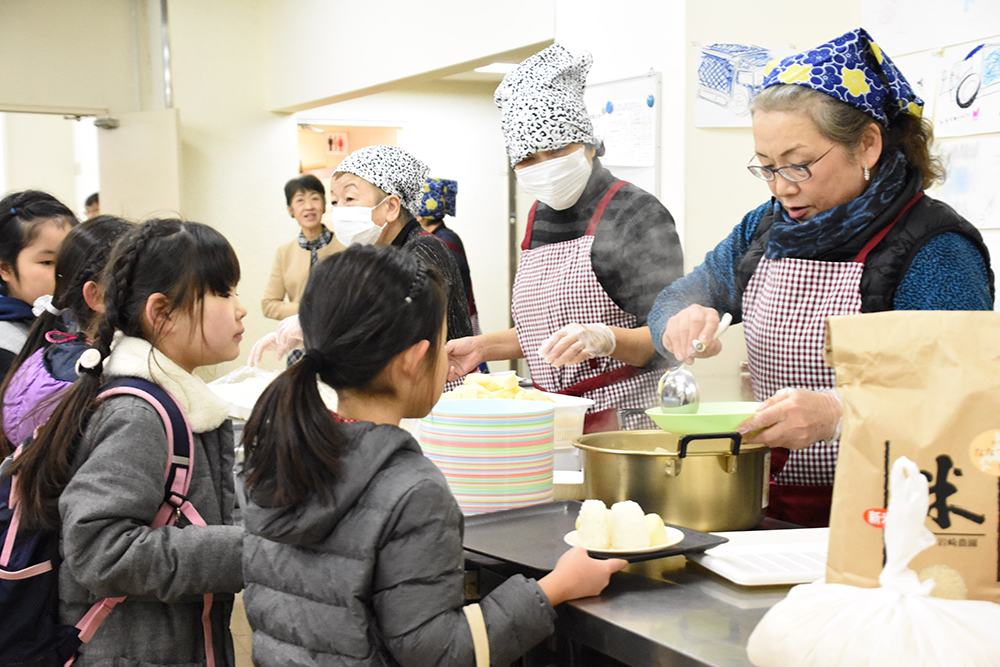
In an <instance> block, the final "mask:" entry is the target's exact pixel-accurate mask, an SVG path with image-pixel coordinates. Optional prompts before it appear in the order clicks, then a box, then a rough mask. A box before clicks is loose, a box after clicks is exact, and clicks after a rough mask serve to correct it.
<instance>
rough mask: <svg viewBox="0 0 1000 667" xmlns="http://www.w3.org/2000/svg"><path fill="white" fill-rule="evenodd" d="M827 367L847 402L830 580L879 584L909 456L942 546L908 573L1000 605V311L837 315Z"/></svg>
mask: <svg viewBox="0 0 1000 667" xmlns="http://www.w3.org/2000/svg"><path fill="white" fill-rule="evenodd" d="M826 360H827V363H828V364H830V365H831V366H832V367H833V368H834V370H835V371H836V374H837V391H838V393H839V394H840V397H841V398H842V399H843V402H844V422H843V430H842V433H841V440H840V454H839V457H838V459H837V473H836V477H835V480H834V487H833V507H832V511H831V515H830V547H829V552H828V555H827V574H826V580H827V582H829V583H843V584H850V585H854V586H863V587H867V588H873V587H875V586H877V585H878V576H879V573H880V572H881V570H882V566H883V563H884V551H883V535H882V527H881V521H883V520H884V508H885V507H886V506H887V499H888V473H889V462H890V461H894V460H895V459H897V458H899V457H900V456H906V457H907V458H909V459H910V460H912V461H914V462H915V463H916V464H917V466H918V467H919V468H920V470H921V472H923V474H924V475H925V476H926V477H927V478H928V480H929V483H930V502H929V507H928V516H927V520H926V526H927V528H928V529H930V530H931V532H932V533H933V534H934V536H935V538H936V540H937V543H936V545H935V546H932V547H930V548H929V549H927V550H925V551H923V552H921V553H920V554H919V555H918V556H917V557H916V558H914V560H913V562H912V563H911V565H910V567H911V568H912V569H913V570H915V571H917V572H921V571H922V570H925V569H927V568H930V570H928V571H929V572H935V571H936V572H941V571H942V568H941V567H934V566H946V567H947V568H951V569H950V570H947V571H949V572H951V570H954V575H957V576H953V577H952V579H953V581H952V583H951V585H950V586H949V588H950V589H952V590H951V591H949V593H950V594H951V595H952V596H954V590H960V589H961V584H964V585H965V588H966V590H967V595H968V597H969V598H970V599H977V600H988V601H990V602H1000V558H998V539H1000V313H995V312H961V311H948V312H941V311H896V312H885V313H872V314H864V315H853V316H845V317H831V318H830V319H829V320H828V321H827V335H826ZM942 592H944V591H942ZM932 594H933V595H936V594H937V593H932Z"/></svg>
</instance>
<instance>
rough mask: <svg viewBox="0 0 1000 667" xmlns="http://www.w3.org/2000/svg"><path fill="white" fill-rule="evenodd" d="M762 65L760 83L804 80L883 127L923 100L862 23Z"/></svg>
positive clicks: (914, 111)
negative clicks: (761, 81)
mask: <svg viewBox="0 0 1000 667" xmlns="http://www.w3.org/2000/svg"><path fill="white" fill-rule="evenodd" d="M765 71H766V72H767V74H766V75H765V77H764V88H767V87H769V86H774V85H777V84H781V83H788V84H795V85H798V86H806V87H808V88H812V89H813V90H818V91H820V92H821V93H826V94H827V95H830V96H831V97H834V98H835V99H838V100H840V101H842V102H847V103H848V104H850V105H852V106H855V107H857V108H859V109H861V110H862V111H864V112H865V113H866V114H868V115H869V116H871V117H872V118H874V119H875V120H877V121H879V122H881V123H882V124H883V125H885V126H887V127H888V126H889V125H890V124H892V121H893V119H894V118H896V117H897V116H898V115H899V114H901V113H906V114H910V115H911V116H916V117H917V118H919V117H920V115H921V113H922V112H923V107H924V101H923V100H922V99H920V98H919V97H917V95H916V94H915V93H914V92H913V89H912V88H911V87H910V84H909V83H908V82H907V80H906V79H905V78H904V77H903V73H902V72H900V71H899V69H898V68H897V67H896V65H894V64H893V62H892V61H891V60H889V56H887V55H885V54H884V53H882V49H880V48H879V46H878V44H876V43H875V40H873V39H872V38H871V35H869V34H868V33H867V32H866V31H865V29H864V28H858V29H856V30H852V31H851V32H849V33H846V34H844V35H841V36H840V37H837V38H836V39H834V40H832V41H829V42H827V43H826V44H821V45H820V46H817V47H816V48H815V49H810V50H808V51H803V52H802V53H797V54H795V55H793V56H788V57H787V58H785V59H784V60H782V61H781V62H780V63H776V64H775V63H773V62H772V63H769V64H768V66H767V69H766V70H765Z"/></svg>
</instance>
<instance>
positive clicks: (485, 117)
mask: <svg viewBox="0 0 1000 667" xmlns="http://www.w3.org/2000/svg"><path fill="white" fill-rule="evenodd" d="M495 88H496V85H495V84H492V83H474V82H461V81H457V82H450V81H449V82H439V83H435V84H423V85H419V86H406V87H402V88H400V89H398V90H396V91H394V92H390V93H379V94H376V95H370V96H367V97H362V98H359V99H355V100H350V101H347V102H341V103H339V104H332V105H329V106H326V107H321V108H319V109H311V110H310V111H308V112H304V113H303V114H302V115H303V116H306V117H308V119H309V122H311V123H314V124H326V125H351V124H352V123H353V122H354V121H357V120H358V119H365V120H371V121H374V120H378V121H379V124H380V125H385V126H393V127H400V128H401V132H400V134H399V146H401V147H402V148H405V149H406V150H408V151H410V152H411V153H413V154H414V155H415V156H417V157H418V158H420V159H421V160H423V161H424V162H426V163H427V164H428V165H429V166H430V175H431V176H438V177H441V178H450V179H453V180H456V181H458V200H457V208H456V212H457V215H456V216H455V218H454V219H452V218H447V219H446V220H445V222H446V224H447V225H448V226H449V227H452V228H453V229H454V230H455V231H456V232H458V235H459V236H461V237H462V242H463V243H464V245H465V249H466V254H467V255H468V257H469V266H470V270H471V272H472V285H473V289H474V290H475V295H476V305H477V307H478V308H479V312H480V324H481V325H482V327H483V331H487V332H489V331H498V330H500V329H505V328H507V327H509V326H510V323H509V320H508V316H509V313H510V287H509V282H508V280H509V275H508V270H507V171H508V169H509V166H508V163H507V159H506V151H505V149H504V144H503V136H502V134H501V133H500V113H499V111H498V110H497V108H496V106H495V105H494V104H493V90H494V89H495Z"/></svg>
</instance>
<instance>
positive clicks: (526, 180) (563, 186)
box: [514, 147, 593, 211]
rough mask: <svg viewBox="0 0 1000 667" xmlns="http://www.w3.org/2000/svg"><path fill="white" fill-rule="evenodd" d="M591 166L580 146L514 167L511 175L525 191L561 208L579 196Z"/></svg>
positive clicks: (551, 205)
mask: <svg viewBox="0 0 1000 667" xmlns="http://www.w3.org/2000/svg"><path fill="white" fill-rule="evenodd" d="M592 170H593V167H591V165H590V163H589V162H588V161H587V156H586V154H585V153H584V149H583V148H582V147H581V148H580V150H577V151H574V152H572V153H570V154H569V155H565V156H563V157H557V158H553V159H551V160H546V161H545V162H539V163H538V164H533V165H531V166H530V167H524V168H523V169H515V170H514V176H516V177H517V182H518V183H519V184H520V186H521V187H522V188H523V189H524V191H525V192H527V193H528V194H529V195H531V196H532V197H534V198H535V199H537V200H538V201H540V202H542V203H543V204H545V205H547V206H550V207H551V208H554V209H555V210H557V211H562V210H565V209H567V208H569V207H570V206H572V205H573V204H575V203H576V202H577V201H578V200H579V199H580V195H582V194H583V190H584V188H586V187H587V181H588V180H589V179H590V172H591V171H592Z"/></svg>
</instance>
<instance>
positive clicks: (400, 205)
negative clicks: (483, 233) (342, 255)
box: [248, 146, 472, 366]
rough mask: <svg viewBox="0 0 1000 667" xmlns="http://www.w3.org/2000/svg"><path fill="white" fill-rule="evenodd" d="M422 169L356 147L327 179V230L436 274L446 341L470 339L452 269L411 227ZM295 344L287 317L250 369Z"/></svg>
mask: <svg viewBox="0 0 1000 667" xmlns="http://www.w3.org/2000/svg"><path fill="white" fill-rule="evenodd" d="M427 170H428V168H427V165H426V164H424V163H423V162H421V161H420V160H418V159H417V158H415V157H413V156H412V155H410V153H408V152H407V151H405V150H403V149H402V148H399V147H397V146H366V147H364V148H359V149H358V150H356V151H354V152H353V153H351V154H350V155H348V156H347V157H346V158H344V161H343V162H341V163H340V165H339V166H338V167H337V170H336V171H335V172H334V173H333V178H332V179H331V180H330V204H331V206H332V207H333V208H332V209H331V211H330V225H331V226H332V227H333V233H334V235H335V236H336V237H337V240H338V241H339V242H340V243H342V244H344V245H345V246H349V245H352V244H354V243H360V244H363V245H378V246H387V245H392V246H395V247H397V248H399V249H400V250H402V251H403V252H407V253H410V254H412V255H415V256H416V257H418V258H419V259H420V260H421V261H423V262H424V264H425V265H426V266H428V267H431V268H434V269H436V270H437V271H438V272H439V273H441V275H443V276H444V278H445V284H446V285H447V286H448V312H447V314H448V339H449V340H450V339H452V338H461V337H463V336H471V335H472V320H471V319H470V318H469V304H468V301H467V300H466V298H465V288H464V287H463V284H462V274H461V273H460V272H459V269H458V264H457V263H456V262H455V258H454V257H452V255H451V251H450V250H448V247H447V246H446V245H445V244H444V243H443V242H442V241H441V239H439V238H437V237H436V236H434V235H433V234H428V233H427V232H425V231H424V230H423V229H422V228H421V227H420V224H419V223H418V222H417V218H416V214H417V212H418V211H419V210H420V203H421V200H422V199H423V188H424V181H425V178H426V175H427ZM400 306H402V304H400ZM301 340H302V330H301V328H300V327H299V325H298V318H297V317H294V316H293V317H291V318H288V319H287V320H284V321H282V323H281V325H280V326H279V327H278V331H277V332H275V333H271V334H268V335H266V336H264V337H263V338H261V339H260V340H259V341H257V343H255V344H254V346H253V349H252V350H251V351H250V358H249V361H248V363H249V364H250V365H251V366H254V365H256V364H257V362H258V361H259V360H260V358H261V356H262V355H263V353H264V350H266V349H268V348H270V347H274V348H275V356H276V357H278V358H280V357H281V356H282V355H283V354H285V353H286V352H288V351H289V350H291V349H293V348H294V347H296V346H297V345H298V344H299V343H301Z"/></svg>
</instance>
